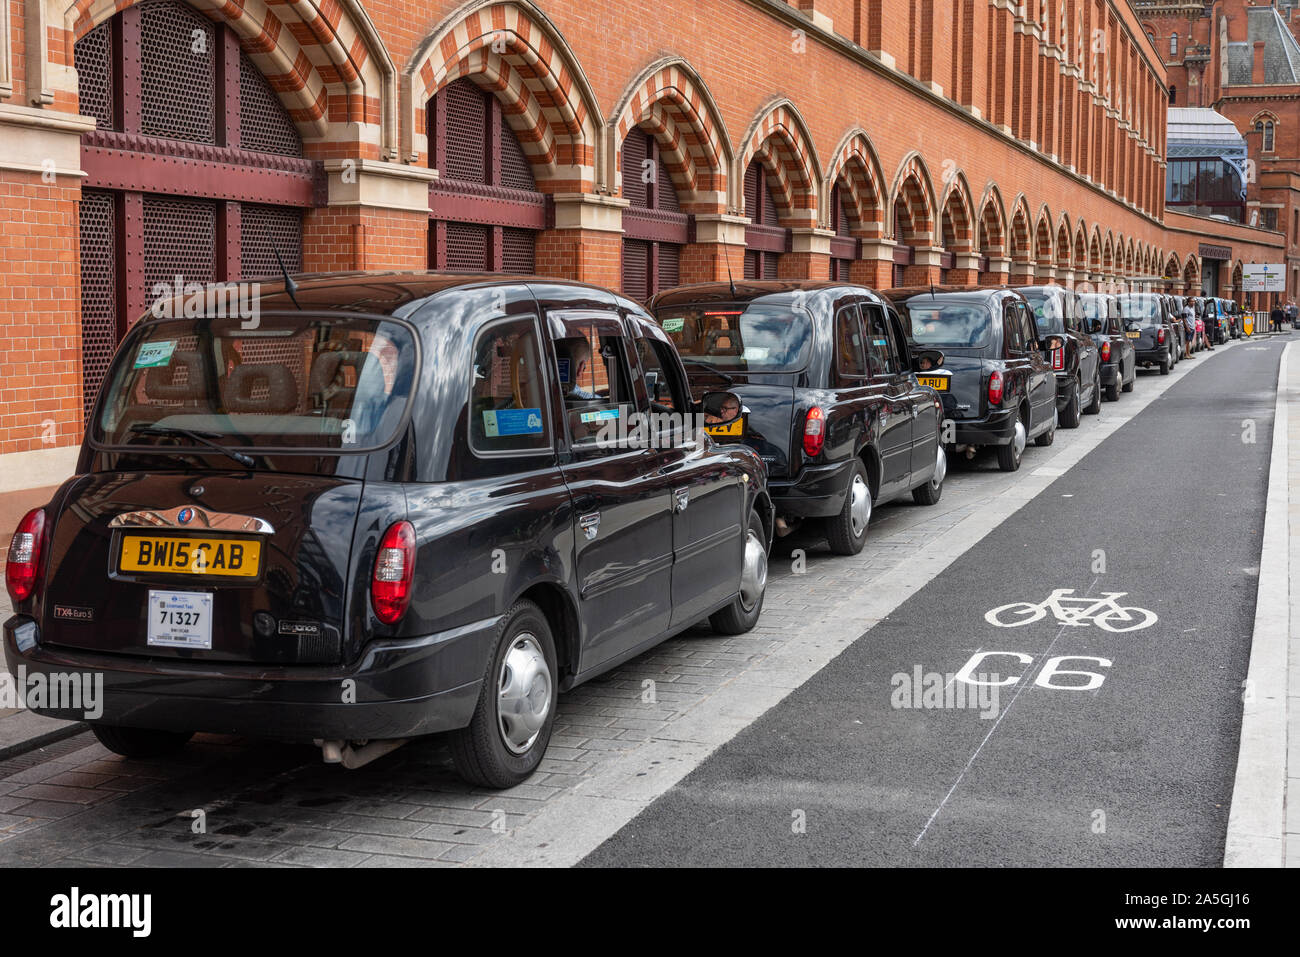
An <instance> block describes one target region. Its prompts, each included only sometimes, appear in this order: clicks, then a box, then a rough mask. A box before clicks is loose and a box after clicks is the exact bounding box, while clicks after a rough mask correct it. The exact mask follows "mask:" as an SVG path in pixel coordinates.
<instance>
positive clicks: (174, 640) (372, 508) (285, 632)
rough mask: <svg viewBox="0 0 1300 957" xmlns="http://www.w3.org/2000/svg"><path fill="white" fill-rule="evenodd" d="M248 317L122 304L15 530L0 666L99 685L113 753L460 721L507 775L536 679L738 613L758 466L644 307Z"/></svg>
mask: <svg viewBox="0 0 1300 957" xmlns="http://www.w3.org/2000/svg"><path fill="white" fill-rule="evenodd" d="M264 288H265V287H264ZM256 306H257V310H256V313H255V315H254V317H253V318H252V319H248V318H245V317H242V316H237V317H234V318H226V317H222V316H220V315H204V316H202V317H199V318H185V319H168V318H148V317H146V319H144V320H142V321H140V322H138V323H136V324H135V325H134V326H133V327H132V329H131V331H130V332H129V333H128V334H127V336H126V338H125V340H124V341H123V343H122V345H121V346H120V348H119V349H118V351H117V355H116V357H115V359H114V360H113V364H112V366H111V368H110V369H109V371H108V375H107V378H106V380H105V382H106V384H105V386H104V388H103V389H102V390H101V392H100V395H99V397H98V400H97V402H96V405H95V409H94V412H93V414H92V415H91V416H90V419H89V424H88V428H87V433H86V438H85V442H84V444H83V446H82V450H81V456H80V459H79V462H78V467H77V474H76V475H75V476H74V477H73V478H71V479H69V480H68V481H67V482H65V483H64V484H63V485H62V486H61V487H60V488H59V489H58V491H57V492H56V493H55V495H54V497H53V499H52V500H51V501H50V503H49V504H48V505H46V506H45V507H44V508H40V509H35V510H33V511H32V512H31V513H29V514H28V515H27V516H26V517H25V518H24V519H23V521H22V524H21V525H20V527H19V529H18V532H17V534H16V535H15V536H14V540H13V544H12V545H11V549H10V552H9V564H8V566H7V579H8V584H9V587H10V592H11V595H12V598H13V601H14V611H15V614H14V615H13V617H11V618H10V619H9V620H8V621H7V622H5V624H4V649H5V657H6V659H7V661H8V665H9V670H10V671H11V672H13V673H18V669H19V668H25V669H26V673H27V674H28V675H35V674H47V675H48V674H52V673H66V672H92V671H93V672H96V673H101V674H103V675H104V678H105V691H104V701H103V713H102V715H101V716H100V717H99V718H98V720H96V721H94V722H93V723H92V728H93V730H94V731H95V733H96V735H97V736H98V737H99V740H100V741H101V742H103V743H104V744H105V745H106V746H107V747H108V748H110V749H111V750H113V751H116V752H118V753H120V754H127V755H145V754H150V753H160V752H163V751H165V750H168V749H170V748H175V747H179V746H180V745H182V744H184V742H185V741H186V740H187V739H188V738H189V737H190V735H191V733H192V732H194V731H208V732H221V733H236V734H248V735H264V736H272V737H277V738H285V739H293V740H304V741H312V740H315V741H317V743H318V744H321V745H322V747H323V752H324V756H325V759H326V761H333V762H342V763H344V764H345V765H347V766H356V765H358V764H362V763H365V761H367V760H369V759H370V758H372V757H374V756H376V755H377V754H379V753H382V752H384V751H386V750H391V748H392V747H394V746H395V744H396V743H400V741H399V740H398V739H405V738H408V737H411V736H415V735H423V734H427V733H430V732H440V731H450V732H453V734H452V735H451V738H450V744H451V749H452V754H453V756H454V759H455V762H456V766H457V768H458V769H459V771H460V773H461V774H462V775H463V776H464V777H465V778H466V779H467V780H469V781H472V782H475V783H478V784H481V785H485V786H489V787H505V786H510V785H513V784H516V783H518V782H520V781H522V780H523V779H524V778H526V777H527V776H528V775H529V774H530V773H531V772H532V771H533V770H535V769H536V767H537V765H538V763H539V762H540V761H541V758H542V755H543V752H544V751H545V750H546V746H547V742H548V741H549V739H550V735H551V728H552V725H553V723H554V721H555V713H556V694H557V692H559V691H561V690H567V689H569V688H572V687H573V686H575V685H577V684H580V683H582V682H584V681H586V680H588V679H590V678H592V677H594V676H596V675H599V674H601V673H602V672H605V671H608V670H609V669H610V668H613V667H615V666H616V665H618V664H619V663H620V662H623V661H625V660H627V659H628V658H631V657H633V656H634V655H637V654H639V653H641V652H642V651H644V650H646V649H647V648H649V647H651V646H652V645H654V644H656V643H658V642H660V641H663V640H664V639H665V638H666V637H668V636H669V635H672V634H674V633H676V632H680V631H682V630H684V629H686V628H688V627H690V626H691V625H693V624H695V623H697V622H701V621H706V620H707V621H710V622H711V623H712V625H713V627H714V628H715V629H717V630H719V631H723V632H726V633H738V632H742V631H745V630H747V629H749V628H750V627H752V626H753V624H754V622H755V621H756V620H757V618H758V615H759V613H760V611H761V609H762V603H763V594H764V588H765V584H766V580H767V550H768V547H769V545H770V542H771V535H772V526H773V521H774V514H773V511H772V505H771V502H770V499H769V497H768V493H767V490H766V481H765V469H764V467H763V463H762V462H761V461H760V460H759V458H758V456H757V455H755V454H754V453H753V451H752V450H750V449H748V448H746V447H745V446H743V445H740V444H725V445H720V444H717V443H715V442H714V441H713V440H712V439H710V438H708V437H706V436H705V435H704V434H703V433H702V431H701V430H700V428H697V427H696V426H698V425H700V423H701V422H702V421H703V416H704V413H705V412H706V411H707V412H708V416H707V418H708V419H709V420H710V421H711V424H713V425H718V424H724V425H725V418H726V413H725V412H724V411H723V407H724V406H727V405H730V406H731V407H732V409H731V413H730V414H731V416H732V417H733V418H734V417H735V411H736V406H737V405H738V402H737V400H736V397H735V396H734V395H726V394H723V395H721V396H711V397H709V399H710V402H709V403H707V406H708V408H707V410H706V409H705V408H703V407H702V406H701V405H700V404H697V403H693V402H692V401H691V399H690V394H689V391H688V385H687V381H686V375H685V370H684V369H683V368H682V365H681V362H680V359H679V358H678V356H677V353H676V352H675V351H674V349H673V345H672V342H671V340H670V339H669V338H668V336H666V335H665V334H664V333H663V331H662V330H661V329H660V328H659V326H658V325H657V324H656V323H655V322H654V321H653V320H652V319H651V318H650V316H649V315H648V314H647V313H646V312H645V311H644V309H643V308H642V307H640V306H638V305H637V304H635V303H633V302H632V301H630V300H628V299H625V298H623V297H622V296H619V295H615V294H613V293H610V292H607V291H604V290H602V289H596V288H593V287H589V286H584V285H581V284H577V283H569V282H562V281H552V280H532V279H521V278H519V277H499V276H468V275H438V274H350V275H340V276H332V277H315V278H309V279H304V280H301V281H300V282H299V283H298V284H297V286H296V291H295V289H294V288H293V287H292V286H291V287H290V288H288V289H282V288H281V287H280V286H279V284H276V286H275V287H273V288H271V289H270V290H269V291H267V292H265V294H264V295H262V296H261V298H260V299H258V300H256ZM171 314H172V315H182V314H183V313H178V312H174V313H171ZM688 416H690V417H693V418H688ZM35 710H37V711H38V712H40V713H43V714H50V715H54V716H57V717H77V718H79V717H81V716H82V715H81V714H79V713H77V712H76V711H70V710H69V709H67V708H60V707H57V706H54V705H51V706H49V707H37V708H36V709H35ZM364 742H369V744H364Z"/></svg>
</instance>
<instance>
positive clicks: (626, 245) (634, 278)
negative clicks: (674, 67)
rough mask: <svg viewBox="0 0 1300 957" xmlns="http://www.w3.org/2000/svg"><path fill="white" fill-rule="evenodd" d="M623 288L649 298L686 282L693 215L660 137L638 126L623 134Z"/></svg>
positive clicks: (626, 292)
mask: <svg viewBox="0 0 1300 957" xmlns="http://www.w3.org/2000/svg"><path fill="white" fill-rule="evenodd" d="M620 168H621V169H622V173H623V198H624V199H626V200H627V201H628V202H629V203H630V204H631V205H630V206H628V208H627V209H625V210H624V211H623V293H624V295H626V296H629V297H630V298H632V299H636V300H638V301H644V300H646V299H649V298H650V297H651V296H653V295H654V294H655V293H657V292H660V291H662V290H664V289H671V288H672V287H673V286H676V285H678V284H679V283H680V282H681V252H682V246H684V245H685V244H686V242H687V237H688V234H689V231H690V217H689V216H687V215H686V214H685V213H683V212H682V210H681V203H680V202H679V200H678V196H677V188H676V186H674V185H673V179H672V173H671V172H670V171H669V169H668V164H667V163H665V162H664V158H663V155H662V153H661V152H660V149H659V141H658V140H656V139H655V138H654V136H652V135H651V134H650V133H648V132H646V131H645V130H643V129H641V128H640V127H635V128H633V129H632V130H631V131H629V132H628V134H627V136H626V138H624V140H623V148H622V156H621V167H620Z"/></svg>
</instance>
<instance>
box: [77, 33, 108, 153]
mask: <svg viewBox="0 0 1300 957" xmlns="http://www.w3.org/2000/svg"><path fill="white" fill-rule="evenodd" d="M112 55H113V34H112V25H111V24H109V23H101V24H100V25H99V26H97V27H95V29H93V30H91V31H90V32H89V33H87V34H86V35H85V36H84V37H82V38H81V39H80V40H78V41H77V46H76V49H75V51H74V59H75V61H76V67H77V92H78V95H79V97H80V99H81V112H82V113H84V114H85V115H86V116H93V117H94V118H95V128H96V129H100V130H111V129H115V127H114V125H113V67H112V62H111V58H112Z"/></svg>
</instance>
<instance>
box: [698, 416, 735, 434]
mask: <svg viewBox="0 0 1300 957" xmlns="http://www.w3.org/2000/svg"><path fill="white" fill-rule="evenodd" d="M704 431H705V432H707V433H709V435H712V436H714V437H716V438H720V439H739V438H742V437H744V435H745V420H744V417H743V416H737V417H736V418H734V419H732V420H731V421H730V422H724V423H722V424H721V425H706V426H705V427H704Z"/></svg>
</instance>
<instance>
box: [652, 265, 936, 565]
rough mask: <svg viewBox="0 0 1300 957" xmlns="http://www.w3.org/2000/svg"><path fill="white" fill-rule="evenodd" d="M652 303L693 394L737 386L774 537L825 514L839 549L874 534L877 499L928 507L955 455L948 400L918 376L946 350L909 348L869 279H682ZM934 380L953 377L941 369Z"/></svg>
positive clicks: (849, 549) (849, 550)
mask: <svg viewBox="0 0 1300 957" xmlns="http://www.w3.org/2000/svg"><path fill="white" fill-rule="evenodd" d="M649 307H650V310H651V311H652V312H653V313H654V314H655V317H656V318H657V319H658V320H659V323H660V325H661V326H662V327H663V329H664V331H665V332H666V333H667V334H668V336H669V337H670V338H671V339H672V340H673V343H674V344H675V345H676V346H677V350H678V352H679V353H680V354H681V356H682V360H683V362H685V364H686V369H687V372H688V374H689V375H690V378H691V384H692V387H693V389H694V391H695V392H696V393H697V394H700V395H704V394H707V393H709V392H715V391H717V390H729V391H731V392H734V393H736V394H737V395H739V396H740V397H741V399H743V400H744V404H745V407H746V408H747V410H748V413H747V420H746V424H745V428H746V434H747V438H746V441H747V442H748V443H749V444H750V445H751V446H753V448H754V449H755V450H756V451H757V452H758V454H759V455H760V456H762V458H763V460H764V461H765V462H766V463H767V467H768V472H769V475H770V479H769V487H770V489H771V493H772V500H773V502H774V503H775V504H776V511H777V523H778V525H777V528H778V533H784V532H786V531H789V530H792V529H793V527H794V526H795V525H796V524H798V523H800V522H802V521H804V520H817V521H822V522H824V526H825V532H826V538H827V541H828V543H829V545H830V547H831V550H832V551H833V552H835V553H837V554H842V555H852V554H856V553H857V552H859V551H861V550H862V547H863V545H864V544H865V543H866V537H867V525H868V524H869V522H870V520H871V512H872V506H873V503H875V504H878V503H881V502H885V501H888V500H889V499H892V498H896V497H898V496H901V495H906V494H908V493H909V492H910V493H911V494H912V496H913V498H914V499H915V500H916V501H917V502H918V503H920V504H923V505H932V504H934V503H935V502H937V501H938V500H939V496H940V494H941V493H942V491H943V480H944V476H945V474H946V471H947V459H946V457H945V455H944V450H943V445H942V443H941V442H940V419H941V418H942V416H941V415H940V402H939V397H938V396H937V395H936V393H935V391H934V390H933V389H932V388H930V387H928V386H925V385H922V384H921V383H920V382H918V379H917V376H918V374H923V373H922V372H921V370H922V367H923V366H928V367H934V368H937V367H938V366H939V365H941V364H942V362H943V355H942V353H939V352H922V353H918V354H913V352H912V351H911V350H910V349H909V348H908V345H907V340H906V337H905V336H904V335H903V329H902V326H901V325H900V324H899V320H898V316H897V314H896V313H895V312H894V310H893V309H892V307H891V306H890V304H889V303H888V302H887V301H886V300H885V299H882V298H881V297H880V296H878V295H876V294H875V293H874V292H872V291H871V290H870V289H868V288H866V287H865V286H855V285H850V284H846V283H834V282H825V281H815V280H813V281H807V280H795V281H780V280H757V281H750V280H746V281H744V282H737V283H734V284H733V283H731V282H714V283H702V284H698V285H691V286H679V287H677V288H676V289H670V290H668V291H666V292H663V293H660V294H659V295H657V296H655V297H654V298H653V299H651V301H650V303H649ZM932 381H933V383H935V384H941V383H943V382H946V379H945V378H943V377H935V378H934V379H933V380H932Z"/></svg>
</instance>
